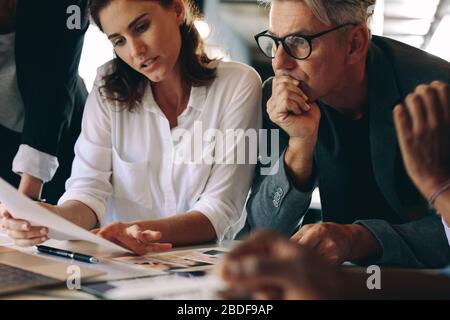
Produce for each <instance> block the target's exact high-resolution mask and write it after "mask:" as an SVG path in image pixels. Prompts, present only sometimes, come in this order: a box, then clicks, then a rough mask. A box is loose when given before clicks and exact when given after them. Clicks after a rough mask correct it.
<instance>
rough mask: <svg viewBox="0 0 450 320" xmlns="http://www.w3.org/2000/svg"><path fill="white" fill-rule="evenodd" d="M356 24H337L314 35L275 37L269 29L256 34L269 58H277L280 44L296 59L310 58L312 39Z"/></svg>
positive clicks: (259, 43) (259, 44)
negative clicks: (269, 32)
mask: <svg viewBox="0 0 450 320" xmlns="http://www.w3.org/2000/svg"><path fill="white" fill-rule="evenodd" d="M350 25H351V26H356V23H346V24H342V25H340V26H337V27H335V28H333V29H330V30H326V31H323V32H320V33H317V34H313V35H309V36H306V35H301V34H288V35H287V36H284V37H282V38H278V37H275V36H273V35H270V34H268V33H267V31H268V30H266V31H263V32H261V33H259V34H257V35H256V36H255V40H256V43H257V44H258V47H259V49H260V50H261V51H262V53H264V55H265V56H266V57H267V58H269V59H273V58H275V54H276V52H277V49H278V46H279V45H280V43H281V44H282V45H283V48H284V50H285V51H286V53H287V54H288V55H289V56H291V57H292V58H294V59H297V60H305V59H308V58H309V56H310V55H311V53H312V40H313V39H316V38H319V37H321V36H323V35H325V34H327V33H330V32H333V31H336V30H339V29H341V28H344V27H347V26H350Z"/></svg>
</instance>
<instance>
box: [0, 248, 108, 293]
mask: <svg viewBox="0 0 450 320" xmlns="http://www.w3.org/2000/svg"><path fill="white" fill-rule="evenodd" d="M69 266H70V264H69V263H63V262H59V261H55V260H51V259H48V258H44V257H41V256H38V255H33V254H27V253H23V252H21V251H18V250H15V249H12V248H8V247H0V295H5V294H11V293H16V292H20V291H24V290H29V289H36V288H41V287H47V286H54V285H65V284H66V281H67V279H68V277H69V276H70V273H69V272H68V270H69V269H68V268H69ZM80 271H81V277H82V279H86V278H91V277H95V276H99V275H102V274H105V272H102V271H97V270H92V269H89V268H85V267H80Z"/></svg>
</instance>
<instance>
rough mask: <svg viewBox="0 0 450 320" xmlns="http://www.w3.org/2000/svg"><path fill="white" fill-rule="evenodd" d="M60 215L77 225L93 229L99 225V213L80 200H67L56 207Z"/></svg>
mask: <svg viewBox="0 0 450 320" xmlns="http://www.w3.org/2000/svg"><path fill="white" fill-rule="evenodd" d="M56 210H57V213H58V215H60V216H61V217H63V218H64V219H67V220H69V221H70V222H73V223H75V224H76V225H78V226H80V227H82V228H84V229H86V230H91V229H93V228H94V227H95V226H96V225H97V215H96V214H95V213H94V211H93V210H92V209H91V208H89V207H88V206H87V205H85V204H84V203H82V202H80V201H72V200H71V201H66V202H64V203H63V204H61V205H59V206H57V207H56Z"/></svg>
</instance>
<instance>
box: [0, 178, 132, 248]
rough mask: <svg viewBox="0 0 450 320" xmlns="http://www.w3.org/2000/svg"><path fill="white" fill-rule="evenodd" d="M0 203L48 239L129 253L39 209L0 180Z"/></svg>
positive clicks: (15, 216)
mask: <svg viewBox="0 0 450 320" xmlns="http://www.w3.org/2000/svg"><path fill="white" fill-rule="evenodd" d="M0 203H2V204H3V206H5V208H6V209H7V210H8V211H9V212H10V213H11V215H12V216H13V217H14V218H16V219H23V220H27V221H29V222H30V223H31V224H32V225H34V226H43V227H47V228H48V229H49V238H52V239H56V240H84V241H89V242H92V243H95V244H98V245H99V246H101V247H102V248H104V249H106V250H108V251H111V252H117V253H119V252H120V253H125V252H130V251H129V250H127V249H125V248H123V247H121V246H118V245H116V244H115V243H113V242H111V241H108V240H106V239H103V238H101V237H98V236H96V235H95V234H93V233H91V232H89V231H87V230H85V229H83V228H81V227H79V226H77V225H75V224H73V223H71V222H70V221H68V220H66V219H64V218H62V217H60V216H58V215H56V214H54V213H53V212H51V211H49V210H47V209H45V208H43V207H41V206H40V205H38V204H36V203H35V202H34V201H32V200H31V199H29V198H27V197H26V196H25V195H23V194H21V193H20V192H18V191H17V190H16V189H15V188H14V187H12V186H11V185H9V184H8V183H7V182H6V181H5V180H3V179H1V178H0Z"/></svg>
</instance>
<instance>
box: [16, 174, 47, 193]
mask: <svg viewBox="0 0 450 320" xmlns="http://www.w3.org/2000/svg"><path fill="white" fill-rule="evenodd" d="M42 185H43V183H42V180H40V179H38V178H36V177H33V176H31V175H29V174H27V173H22V175H21V179H20V185H19V191H20V192H21V193H23V194H25V195H27V196H28V197H31V198H34V199H39V198H40V197H41V192H42Z"/></svg>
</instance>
